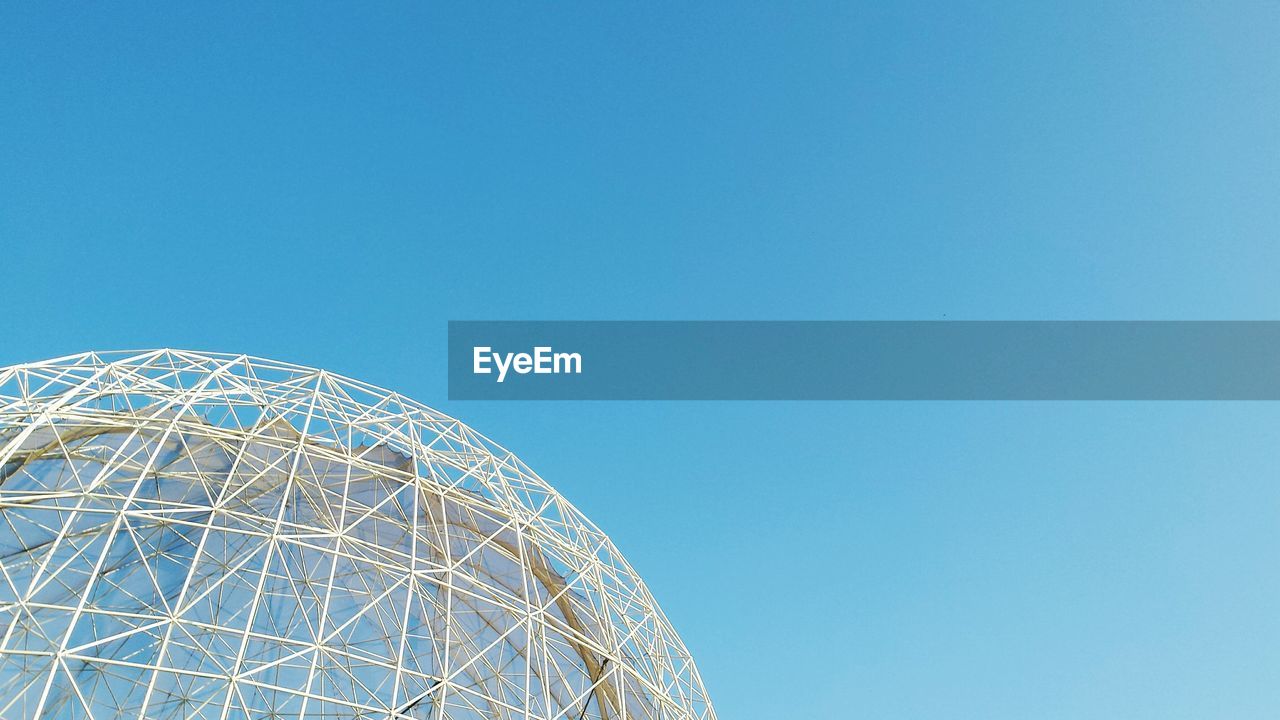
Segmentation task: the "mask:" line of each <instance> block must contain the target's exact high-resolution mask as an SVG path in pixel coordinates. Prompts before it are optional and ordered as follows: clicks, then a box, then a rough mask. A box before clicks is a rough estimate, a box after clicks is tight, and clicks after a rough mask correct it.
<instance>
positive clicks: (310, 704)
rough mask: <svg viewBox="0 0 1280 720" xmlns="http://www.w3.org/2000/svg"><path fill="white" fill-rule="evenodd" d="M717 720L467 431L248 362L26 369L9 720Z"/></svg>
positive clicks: (621, 583) (495, 452)
mask: <svg viewBox="0 0 1280 720" xmlns="http://www.w3.org/2000/svg"><path fill="white" fill-rule="evenodd" d="M714 717H715V714H714V712H713V710H712V708H711V706H710V703H709V702H708V700H707V697H706V693H705V691H704V689H703V687H702V683H701V681H700V679H699V677H698V673H697V670H696V669H695V667H694V665H693V663H692V661H691V660H690V657H689V654H688V652H687V651H686V650H685V648H684V645H683V644H682V643H681V641H680V639H679V638H678V637H677V636H676V634H675V632H674V631H673V630H672V629H671V626H670V625H669V624H668V622H667V621H666V619H665V618H664V617H663V615H662V612H661V611H660V610H659V609H658V606H657V605H656V604H655V602H654V600H653V597H652V596H651V595H650V594H649V591H648V590H647V589H646V588H645V586H644V584H643V583H642V582H641V581H640V579H639V578H638V577H637V576H636V574H635V573H634V572H633V571H632V570H631V568H630V567H629V566H628V565H627V563H626V561H625V560H623V559H622V557H621V555H619V554H618V551H617V549H616V548H614V546H613V544H612V543H611V542H610V541H609V539H608V538H607V537H605V535H604V534H603V533H601V532H600V530H599V529H597V528H596V527H595V526H594V525H593V524H591V522H589V521H588V520H587V519H586V518H584V517H583V516H582V515H581V514H580V513H579V512H578V511H577V510H575V509H574V508H573V507H572V506H571V505H570V504H569V503H568V502H566V501H565V500H564V499H563V498H562V497H560V495H558V494H557V493H556V492H555V491H554V490H552V489H551V488H550V487H548V486H547V484H546V483H544V482H543V481H542V480H541V479H539V478H538V477H537V475H535V474H534V473H533V472H532V471H531V470H529V468H528V467H526V466H525V465H524V464H523V463H521V462H520V461H519V460H517V459H516V458H515V457H514V456H513V455H511V453H509V452H507V451H505V450H503V449H502V448H500V447H498V446H496V445H495V444H493V443H492V442H490V441H489V440H487V439H485V438H484V437H482V436H480V435H478V434H477V433H475V432H473V431H472V430H471V429H469V428H467V427H466V426H464V425H462V424H461V423H459V422H458V421H457V420H454V419H452V418H449V417H446V416H444V415H442V414H440V413H438V412H436V411H434V410H431V409H430V408H427V407H424V406H422V405H420V404H417V403H414V402H412V401H410V400H407V399H405V398H403V397H400V396H399V395H397V394H395V393H393V392H388V391H385V390H381V389H379V388H376V387H372V386H369V385H366V384H364V383H360V382H356V381H353V380H349V379H346V378H342V377H338V376H336V375H333V374H331V373H328V372H325V371H322V370H313V369H309V368H304V367H298V366H295V365H289V364H285V363H278V362H271V361H265V360H260V359H255V358H248V357H245V356H234V355H221V354H207V353H192V352H180V351H174V350H158V351H148V352H137V353H106V354H103V353H86V354H82V355H75V356H70V357H65V358H59V359H56V360H50V361H46V362H37V363H31V364H26V365H19V366H14V367H10V368H5V369H3V370H0V718H5V720H19V719H26V718H32V719H34V718H96V719H98V720H103V719H104V718H109V719H115V718H128V719H132V718H183V719H186V718H207V719H210V720H229V719H232V718H234V719H236V720H242V719H252V720H259V719H263V720H265V719H267V718H272V719H274V718H297V719H302V718H307V719H308V720H318V719H320V718H329V719H338V718H341V719H343V720H348V719H353V718H380V719H386V720H396V719H409V718H414V719H419V718H454V719H462V718H521V719H530V718H566V719H567V720H585V719H587V718H595V719H599V720H626V719H628V718H634V719H636V720H639V719H642V718H645V719H648V718H652V719H655V720H656V719H670V720H676V719H686V718H689V719H691V718H699V719H703V720H713V719H714Z"/></svg>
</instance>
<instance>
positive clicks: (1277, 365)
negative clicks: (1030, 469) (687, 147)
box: [449, 321, 1280, 400]
mask: <svg viewBox="0 0 1280 720" xmlns="http://www.w3.org/2000/svg"><path fill="white" fill-rule="evenodd" d="M477 348H481V350H480V351H477ZM486 348H487V350H484V349H486ZM536 348H543V349H544V350H543V351H542V352H541V357H542V362H541V363H540V364H539V363H537V362H536V356H537V355H538V352H537V351H536ZM554 353H558V354H560V360H561V361H562V362H559V363H558V364H556V363H552V362H550V361H549V360H548V358H549V357H552V354H554ZM522 354H523V355H525V356H527V357H526V358H525V359H524V360H523V361H522V360H520V356H521V355H522ZM478 355H479V356H480V357H481V362H480V366H481V368H482V369H488V370H489V371H490V372H487V373H483V372H479V373H478V372H476V369H477V362H476V361H477V356H478ZM574 355H576V356H578V357H579V358H580V361H579V362H578V363H577V364H576V365H575V364H573V363H571V362H568V360H571V359H572V356H574ZM567 359H568V360H567ZM503 362H505V363H506V367H507V372H506V374H505V377H503V379H502V382H498V378H499V376H500V375H499V372H498V369H499V368H498V366H499V364H501V363H503ZM539 365H540V368H538V366H539ZM518 369H523V370H524V371H525V372H519V370H518ZM535 369H541V370H543V372H535V371H534V370H535ZM557 370H558V371H557ZM574 370H577V371H578V372H574ZM449 399H451V400H1276V399H1280V322H1278V321H1168V322H1164V321H1107V322H1094V321H974V322H969V321H938V322H934V321H901V322H899V321H891V322H886V321H834V322H826V321H802V322H735V321H723V322H722V321H712V322H697V321H690V322H684V321H680V322H671V321H635V322H632V321H626V322H622V321H619V322H613V321H606V322H594V321H546V322H541V321H539V322H524V321H453V322H450V323H449Z"/></svg>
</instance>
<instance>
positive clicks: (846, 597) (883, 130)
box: [0, 2, 1280, 720]
mask: <svg viewBox="0 0 1280 720" xmlns="http://www.w3.org/2000/svg"><path fill="white" fill-rule="evenodd" d="M1057 5H1058V6H1057V7H1051V6H1049V5H1047V4H1043V3H1026V2H1006V3H990V4H982V5H974V4H968V3H965V4H961V3H950V2H947V3H941V2H940V3H935V4H932V5H930V4H915V3H882V4H879V5H870V4H859V3H832V4H810V3H799V4H797V3H769V4H766V3H703V4H701V5H700V6H691V5H689V4H686V3H671V4H661V3H629V4H626V5H621V4H616V5H609V6H601V5H600V4H597V3H583V4H578V5H568V4H563V5H558V6H549V5H536V6H535V5H524V6H517V5H514V4H513V5H503V6H498V7H484V8H470V7H461V8H454V9H448V10H445V9H425V8H424V7H423V6H420V5H408V4H405V5H398V4H376V5H368V4H363V5H360V6H357V5H356V4H354V3H353V4H351V5H346V6H343V5H334V4H306V5H305V6H304V5H301V4H299V5H297V6H295V8H294V9H293V10H292V11H287V10H285V9H283V8H280V7H276V8H271V7H258V6H255V5H225V4H209V3H203V4H200V5H199V6H198V7H197V6H196V4H189V5H188V6H186V7H180V6H177V5H175V4H170V3H166V4H161V5H157V4H150V5H142V4H139V5H128V4H110V5H108V4H92V5H83V4H76V5H72V4H53V3H40V4H37V3H12V4H8V5H7V6H6V7H5V8H4V9H3V10H0V278H2V280H0V282H2V283H3V284H2V285H0V287H3V290H4V295H5V300H6V303H5V305H6V309H7V312H4V313H2V314H0V333H2V334H3V335H2V336H3V342H2V343H0V362H2V363H10V362H17V361H21V360H30V359H36V358H41V357H47V356H53V355H58V354H63V353H69V352H74V351H79V350H83V349H107V348H122V347H149V346H177V347H189V348H193V349H211V350H224V351H242V352H248V353H252V354H257V355H264V356H268V357H275V358H280V359H285V360H291V361H296V362H301V363H306V364H312V365H318V366H323V367H326V368H330V369H332V370H335V371H338V372H341V373H344V374H347V375H351V376H355V377H358V378H362V379H366V380H369V381H372V382H375V383H378V384H381V385H385V386H388V387H392V388H395V389H398V390H401V391H403V392H405V393H407V394H409V395H410V396H413V397H415V398H417V399H419V400H422V401H424V402H427V403H428V404H432V405H436V406H438V407H440V408H441V409H443V410H445V411H448V412H450V413H452V414H454V415H456V416H458V417H460V418H462V419H464V420H466V421H468V422H469V423H471V424H472V425H474V426H475V427H476V428H478V429H479V430H481V431H482V432H485V433H487V434H489V435H490V436H492V437H494V438H495V439H497V440H498V441H499V442H502V443H503V444H505V445H507V446H508V447H510V448H511V449H513V450H515V451H516V452H517V453H518V454H520V455H521V456H522V457H524V458H525V459H526V460H527V461H528V462H529V463H530V464H531V465H532V466H533V467H534V468H535V469H536V470H538V471H539V472H540V473H541V474H542V475H543V476H544V477H546V478H547V479H548V480H549V481H550V482H551V483H552V484H554V485H555V486H556V487H557V488H559V489H560V490H561V491H562V492H563V493H565V494H566V495H567V496H568V497H569V498H570V499H571V500H573V501H574V502H575V503H576V504H577V505H578V506H579V507H581V508H582V509H583V510H584V511H585V512H586V513H587V514H588V515H589V516H591V517H592V518H593V519H594V520H595V521H596V522H597V523H598V524H599V525H601V526H602V527H603V528H604V529H605V530H606V531H608V532H609V533H610V534H611V535H612V536H613V537H614V538H615V540H616V541H617V543H618V544H619V546H620V547H621V548H622V550H623V552H624V553H625V554H626V555H627V556H628V557H629V559H630V560H631V561H632V562H633V564H634V565H635V566H636V567H637V568H638V569H639V571H640V572H641V573H642V575H644V577H645V578H646V579H647V580H648V581H649V584H650V585H651V587H652V589H653V591H654V592H655V594H656V595H657V597H658V598H659V600H660V602H662V604H663V606H664V607H665V609H666V610H667V613H668V615H669V616H670V617H671V619H672V620H673V622H674V623H675V624H676V626H677V627H678V628H679V629H680V631H681V633H682V635H683V636H684V638H685V639H686V641H687V642H688V644H689V645H690V646H691V648H692V649H693V650H694V652H695V654H696V656H697V658H698V660H699V663H700V666H701V668H702V671H703V675H704V678H705V680H706V683H707V685H708V687H709V689H710V691H711V693H712V696H713V698H714V699H715V701H716V703H717V705H718V708H719V711H720V714H721V717H722V718H725V720H729V719H730V718H734V719H739V720H755V719H765V718H779V717H787V718H807V717H875V718H937V717H947V718H981V719H983V720H988V719H993V718H994V719H1005V718H1007V719H1009V720H1015V719H1016V720H1022V719H1023V718H1027V717H1035V718H1160V719H1162V720H1164V719H1167V718H1233V719H1235V718H1274V717H1276V716H1278V715H1280V563H1278V562H1277V557H1278V551H1280V482H1277V480H1278V474H1277V459H1278V458H1280V406H1277V405H1275V404H1267V403H1238V404H1230V403H1224V404H1213V403H1146V404H1144V403H1007V404H1001V403H953V404H944V403H903V404H893V403H848V404H841V403H828V404H822V403H723V404H714V403H667V404H657V403H595V404H575V403H560V404H557V403H528V404H518V403H509V404H501V403H449V402H447V401H446V400H445V375H444V367H445V364H444V363H445V355H444V351H445V348H444V341H445V329H446V325H445V323H446V321H447V320H448V319H490V318H492V319H650V318H652V319H685V318H688V319H721V318H722V319H792V318H796V319H810V318H811V319H890V318H892V319H940V318H956V319H1066V318H1075V319H1104V318H1105V319H1173V318H1188V319H1277V318H1280V293H1278V292H1277V287H1278V283H1277V281H1278V280H1280V202H1278V200H1277V199H1278V198H1280V120H1278V118H1280V52H1277V45H1276V43H1277V38H1280V5H1277V4H1276V3H1274V2H1255V3H1195V4H1192V3H1155V2H1151V3H1108V4H1090V3H1058V4H1057Z"/></svg>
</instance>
